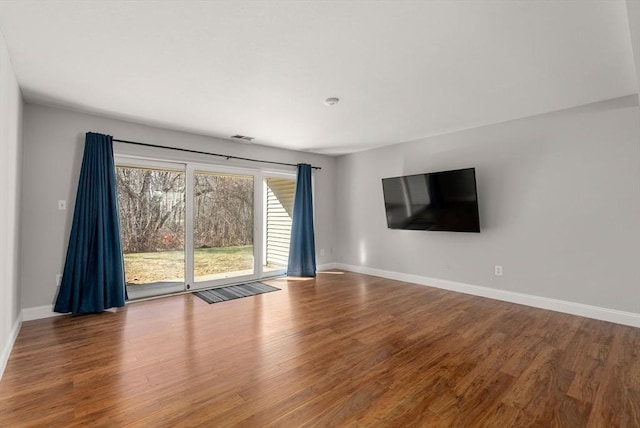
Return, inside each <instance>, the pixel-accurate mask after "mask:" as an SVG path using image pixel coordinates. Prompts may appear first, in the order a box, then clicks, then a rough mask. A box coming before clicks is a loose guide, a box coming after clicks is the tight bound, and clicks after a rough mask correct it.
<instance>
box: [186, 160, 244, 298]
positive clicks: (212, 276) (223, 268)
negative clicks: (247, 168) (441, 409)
mask: <svg viewBox="0 0 640 428" xmlns="http://www.w3.org/2000/svg"><path fill="white" fill-rule="evenodd" d="M253 182H254V180H253V176H252V175H237V174H226V173H219V172H209V171H194V174H193V266H194V268H193V269H194V270H193V280H194V283H195V287H196V288H201V287H203V286H204V285H206V284H204V283H205V282H211V281H216V282H217V283H220V281H222V282H224V280H225V279H228V278H238V277H243V276H250V275H254V273H255V270H254V252H253V251H254V239H253V216H254V210H253V205H254V203H253V202H254V191H253ZM198 283H199V284H198Z"/></svg>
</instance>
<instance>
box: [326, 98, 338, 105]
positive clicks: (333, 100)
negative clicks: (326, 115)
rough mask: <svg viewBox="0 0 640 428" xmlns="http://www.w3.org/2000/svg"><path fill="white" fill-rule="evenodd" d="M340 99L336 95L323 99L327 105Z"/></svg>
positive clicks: (334, 103) (333, 103) (336, 102)
mask: <svg viewBox="0 0 640 428" xmlns="http://www.w3.org/2000/svg"><path fill="white" fill-rule="evenodd" d="M339 101H340V98H338V97H330V98H327V99H326V100H324V103H325V104H326V105H328V106H334V105H336V104H338V102H339Z"/></svg>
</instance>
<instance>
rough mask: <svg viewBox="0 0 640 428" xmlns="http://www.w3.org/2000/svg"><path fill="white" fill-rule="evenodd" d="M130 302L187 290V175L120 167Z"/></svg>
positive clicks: (154, 169)
mask: <svg viewBox="0 0 640 428" xmlns="http://www.w3.org/2000/svg"><path fill="white" fill-rule="evenodd" d="M116 182H117V188H118V210H119V217H120V236H121V240H122V251H123V258H124V271H125V280H126V284H127V293H128V296H129V299H137V298H142V297H149V296H156V295H160V294H166V293H173V292H179V291H183V290H184V284H185V251H184V248H185V247H184V237H185V172H184V170H182V171H181V170H174V169H160V168H155V167H140V166H125V165H118V166H117V167H116Z"/></svg>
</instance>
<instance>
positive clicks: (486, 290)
mask: <svg viewBox="0 0 640 428" xmlns="http://www.w3.org/2000/svg"><path fill="white" fill-rule="evenodd" d="M332 265H335V266H334V267H333V269H343V270H348V271H351V272H357V273H363V274H366V275H373V276H379V277H381V278H388V279H394V280H397V281H404V282H411V283H414V284H420V285H427V286H430V287H435V288H441V289H444V290H450V291H456V292H458V293H465V294H472V295H474V296H480V297H487V298H489V299H495V300H502V301H505V302H510V303H518V304H520V305H526V306H531V307H534V308H540V309H548V310H551V311H556V312H564V313H567V314H571V315H579V316H582V317H587V318H594V319H597V320H602V321H609V322H613V323H616V324H623V325H628V326H632V327H640V314H637V313H633V312H624V311H618V310H615V309H608V308H602V307H599V306H591V305H585V304H582V303H575V302H567V301H565V300H558V299H551V298H548V297H540V296H534V295H531V294H524V293H516V292H513V291H506V290H500V289H497V288H490V287H483V286H479V285H472V284H465V283H462V282H455V281H448V280H445V279H437V278H429V277H426V276H419V275H411V274H406V273H400V272H393V271H386V270H381V269H374V268H370V267H366V266H356V265H348V264H343V263H332Z"/></svg>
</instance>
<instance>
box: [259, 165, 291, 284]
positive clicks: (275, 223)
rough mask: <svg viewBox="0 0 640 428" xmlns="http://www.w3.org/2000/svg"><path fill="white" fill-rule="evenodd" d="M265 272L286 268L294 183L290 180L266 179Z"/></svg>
mask: <svg viewBox="0 0 640 428" xmlns="http://www.w3.org/2000/svg"><path fill="white" fill-rule="evenodd" d="M264 182H265V186H264V187H265V200H266V228H265V236H266V239H265V257H264V260H265V266H264V268H263V270H264V271H265V272H269V271H274V270H281V269H285V268H286V267H287V263H288V260H289V240H290V238H291V224H292V217H293V197H294V192H295V187H296V182H295V180H294V179H291V178H266V179H265V180H264Z"/></svg>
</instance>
